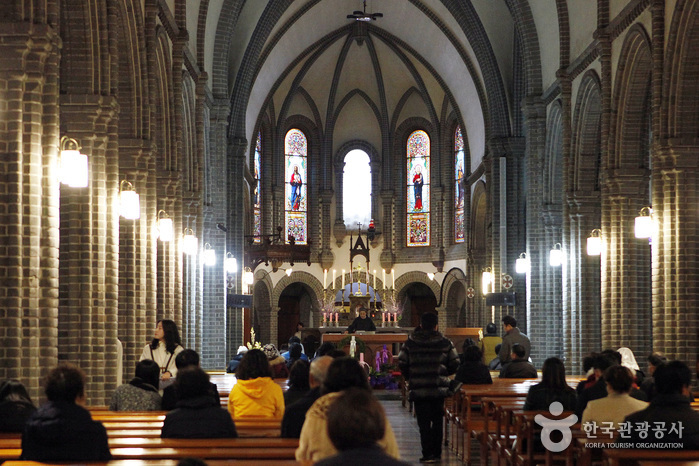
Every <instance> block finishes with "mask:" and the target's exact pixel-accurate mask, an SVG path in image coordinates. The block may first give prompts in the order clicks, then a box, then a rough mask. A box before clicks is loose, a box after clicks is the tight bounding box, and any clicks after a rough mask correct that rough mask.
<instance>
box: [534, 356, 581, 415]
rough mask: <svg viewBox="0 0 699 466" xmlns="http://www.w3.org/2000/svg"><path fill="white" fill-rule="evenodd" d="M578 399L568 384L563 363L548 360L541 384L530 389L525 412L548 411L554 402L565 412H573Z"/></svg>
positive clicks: (542, 370) (556, 360)
mask: <svg viewBox="0 0 699 466" xmlns="http://www.w3.org/2000/svg"><path fill="white" fill-rule="evenodd" d="M576 398H577V397H576V394H575V390H574V389H573V388H572V387H570V386H568V383H567V382H566V369H565V365H564V364H563V361H561V360H560V359H558V358H548V359H547V360H546V361H544V365H543V366H542V368H541V382H540V383H538V384H536V385H532V386H531V388H529V392H528V393H527V399H526V401H525V402H524V411H540V410H541V411H543V410H547V409H550V406H551V403H553V402H554V401H557V402H559V403H561V405H562V406H563V409H564V410H566V411H573V410H574V409H575V402H576Z"/></svg>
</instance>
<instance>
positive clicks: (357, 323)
mask: <svg viewBox="0 0 699 466" xmlns="http://www.w3.org/2000/svg"><path fill="white" fill-rule="evenodd" d="M357 311H358V312H359V316H357V317H356V318H355V319H354V321H352V323H351V324H350V325H349V327H347V330H346V331H345V333H354V332H356V331H364V332H375V331H376V325H374V321H373V320H371V318H370V317H368V315H367V310H366V308H365V307H363V306H358V308H357Z"/></svg>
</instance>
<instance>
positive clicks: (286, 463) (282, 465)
mask: <svg viewBox="0 0 699 466" xmlns="http://www.w3.org/2000/svg"><path fill="white" fill-rule="evenodd" d="M231 463H236V464H238V461H236V460H211V459H210V460H207V461H206V464H207V465H208V466H231ZM87 464H91V465H94V466H97V465H100V466H177V465H178V464H179V460H174V459H173V460H164V459H157V460H143V459H142V460H111V461H106V462H103V463H87ZM245 464H252V465H261V466H262V465H264V466H293V465H299V464H301V463H300V462H298V461H296V460H269V459H266V460H265V459H259V460H258V459H245ZM5 465H7V466H56V463H39V462H37V461H19V460H18V461H6V462H5V463H3V466H5Z"/></svg>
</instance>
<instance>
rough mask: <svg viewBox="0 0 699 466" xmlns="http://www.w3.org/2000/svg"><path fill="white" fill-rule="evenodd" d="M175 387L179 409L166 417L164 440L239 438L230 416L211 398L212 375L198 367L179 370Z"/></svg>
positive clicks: (162, 435)
mask: <svg viewBox="0 0 699 466" xmlns="http://www.w3.org/2000/svg"><path fill="white" fill-rule="evenodd" d="M183 352H184V351H183ZM180 354H182V353H180ZM174 385H175V386H176V388H177V394H178V401H177V405H176V408H175V409H174V410H172V411H170V412H169V413H168V414H167V416H165V421H164V422H163V429H162V433H161V437H162V438H233V437H237V436H238V434H237V432H236V429H235V424H234V423H233V419H231V416H230V414H229V413H228V412H227V411H226V410H225V409H223V408H221V403H220V402H217V401H216V400H215V399H214V398H213V397H212V396H211V393H210V387H211V382H210V380H209V374H207V373H206V372H204V370H202V369H201V368H200V367H198V366H188V367H185V368H179V369H178V372H177V377H176V378H175V384H174Z"/></svg>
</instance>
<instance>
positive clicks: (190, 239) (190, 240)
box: [182, 235, 199, 256]
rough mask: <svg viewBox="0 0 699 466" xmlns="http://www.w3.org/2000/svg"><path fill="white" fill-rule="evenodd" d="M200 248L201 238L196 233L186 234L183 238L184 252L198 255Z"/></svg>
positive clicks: (189, 254)
mask: <svg viewBox="0 0 699 466" xmlns="http://www.w3.org/2000/svg"><path fill="white" fill-rule="evenodd" d="M197 249H199V239H198V238H197V237H196V236H194V235H184V237H183V238H182V252H183V253H185V254H187V255H188V256H196V255H197Z"/></svg>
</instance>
